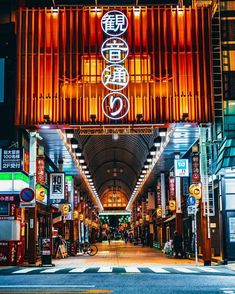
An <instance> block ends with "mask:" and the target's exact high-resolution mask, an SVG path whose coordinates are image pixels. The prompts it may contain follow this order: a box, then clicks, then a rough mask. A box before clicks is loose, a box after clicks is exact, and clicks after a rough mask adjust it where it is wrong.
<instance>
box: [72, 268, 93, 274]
mask: <svg viewBox="0 0 235 294" xmlns="http://www.w3.org/2000/svg"><path fill="white" fill-rule="evenodd" d="M87 269H89V267H77V268H74V269H72V270H70V271H69V273H83V272H85V270H87Z"/></svg>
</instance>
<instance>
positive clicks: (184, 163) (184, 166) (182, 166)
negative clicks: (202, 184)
mask: <svg viewBox="0 0 235 294" xmlns="http://www.w3.org/2000/svg"><path fill="white" fill-rule="evenodd" d="M175 176H176V177H188V176H189V168H188V159H175Z"/></svg>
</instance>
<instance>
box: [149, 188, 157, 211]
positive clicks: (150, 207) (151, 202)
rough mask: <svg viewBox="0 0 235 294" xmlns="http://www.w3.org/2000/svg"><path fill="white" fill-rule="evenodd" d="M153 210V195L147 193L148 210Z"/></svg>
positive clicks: (152, 193)
mask: <svg viewBox="0 0 235 294" xmlns="http://www.w3.org/2000/svg"><path fill="white" fill-rule="evenodd" d="M149 209H155V193H154V192H148V210H149Z"/></svg>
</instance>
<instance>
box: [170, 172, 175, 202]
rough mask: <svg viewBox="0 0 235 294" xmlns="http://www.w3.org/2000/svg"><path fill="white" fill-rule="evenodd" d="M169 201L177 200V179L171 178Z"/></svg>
mask: <svg viewBox="0 0 235 294" xmlns="http://www.w3.org/2000/svg"><path fill="white" fill-rule="evenodd" d="M169 200H175V177H169Z"/></svg>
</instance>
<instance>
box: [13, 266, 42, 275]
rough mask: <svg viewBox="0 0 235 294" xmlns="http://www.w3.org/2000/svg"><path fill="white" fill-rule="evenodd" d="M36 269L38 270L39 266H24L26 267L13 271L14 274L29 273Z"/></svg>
mask: <svg viewBox="0 0 235 294" xmlns="http://www.w3.org/2000/svg"><path fill="white" fill-rule="evenodd" d="M35 270H38V267H33V268H24V269H21V270H18V271H15V272H13V274H27V273H29V272H32V271H35Z"/></svg>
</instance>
